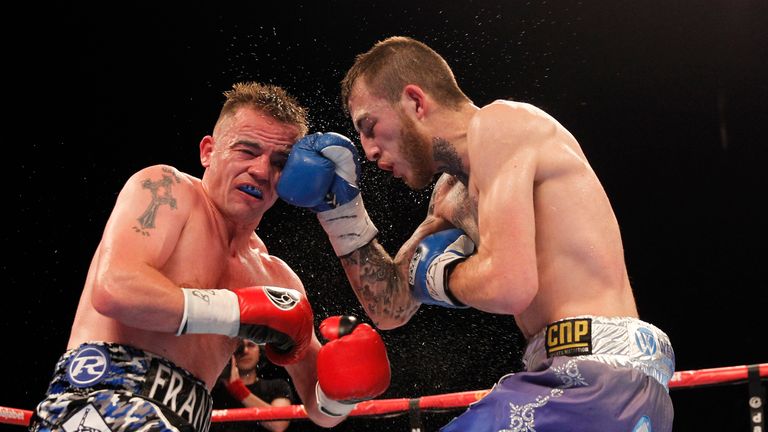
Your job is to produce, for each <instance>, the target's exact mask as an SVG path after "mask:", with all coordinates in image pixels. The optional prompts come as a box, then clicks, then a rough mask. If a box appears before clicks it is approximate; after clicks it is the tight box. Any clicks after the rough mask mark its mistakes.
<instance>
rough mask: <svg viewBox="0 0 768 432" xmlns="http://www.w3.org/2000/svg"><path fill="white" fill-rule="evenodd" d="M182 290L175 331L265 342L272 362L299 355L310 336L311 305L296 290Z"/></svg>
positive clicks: (280, 362) (281, 362)
mask: <svg viewBox="0 0 768 432" xmlns="http://www.w3.org/2000/svg"><path fill="white" fill-rule="evenodd" d="M182 291H183V292H184V315H183V316H182V319H181V325H180V326H179V330H178V332H177V333H176V334H178V335H182V334H187V333H216V334H223V335H227V336H230V337H235V336H239V337H241V338H244V339H250V340H252V341H254V342H256V343H266V347H265V348H266V349H265V354H266V355H267V358H268V359H269V361H271V362H272V363H274V364H276V365H278V366H285V365H287V364H291V363H295V362H296V361H298V360H300V359H301V358H302V357H303V356H304V354H305V351H306V349H307V347H309V344H310V342H311V341H312V333H313V323H312V308H311V307H310V305H309V302H308V301H307V299H306V297H305V296H304V295H302V294H301V293H300V292H299V291H297V290H294V289H289V288H278V287H270V286H256V287H248V288H239V289H235V290H226V289H216V290H213V289H194V288H182Z"/></svg>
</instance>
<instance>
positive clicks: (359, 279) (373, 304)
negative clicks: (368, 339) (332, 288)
mask: <svg viewBox="0 0 768 432" xmlns="http://www.w3.org/2000/svg"><path fill="white" fill-rule="evenodd" d="M341 262H342V265H343V266H344V270H345V271H346V272H347V276H348V277H349V280H350V283H351V284H352V289H353V290H354V291H355V294H356V295H357V298H358V300H360V303H361V304H362V306H363V308H364V309H365V311H366V312H367V313H368V316H369V317H370V318H371V319H372V320H373V321H374V323H375V324H376V325H378V324H379V323H380V322H381V320H382V319H391V320H394V321H407V320H408V319H409V318H410V317H411V315H413V314H414V313H415V312H416V310H417V309H418V304H415V302H413V300H412V299H411V294H410V289H409V287H408V284H407V280H406V278H405V276H404V275H400V274H399V272H398V269H397V266H396V265H395V263H394V261H393V260H392V258H390V257H389V255H388V254H387V253H386V251H385V250H384V248H383V247H381V245H379V243H378V242H376V241H373V242H371V243H369V244H368V245H366V246H364V247H362V248H360V249H358V250H357V251H355V252H353V253H352V254H350V255H347V256H344V257H342V258H341Z"/></svg>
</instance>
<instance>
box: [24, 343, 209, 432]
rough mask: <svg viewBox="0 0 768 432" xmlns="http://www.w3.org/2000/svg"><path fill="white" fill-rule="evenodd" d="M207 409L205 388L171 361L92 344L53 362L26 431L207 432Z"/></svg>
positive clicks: (207, 394) (120, 348)
mask: <svg viewBox="0 0 768 432" xmlns="http://www.w3.org/2000/svg"><path fill="white" fill-rule="evenodd" d="M211 409H212V401H211V396H210V394H209V392H208V390H207V388H206V387H205V384H203V383H202V382H201V381H200V380H198V379H197V378H195V377H194V376H193V375H192V374H190V373H189V372H188V371H186V370H184V369H182V368H180V367H178V366H176V365H174V364H173V363H171V362H170V361H168V360H166V359H164V358H162V357H160V356H157V355H155V354H151V353H148V352H145V351H142V350H139V349H136V348H133V347H130V346H127V345H119V344H113V343H104V342H90V343H85V344H83V345H80V346H79V347H77V348H75V349H72V350H69V351H67V352H66V353H64V355H62V356H61V358H60V359H59V361H58V362H57V363H56V370H55V372H54V376H53V379H52V381H51V384H50V386H49V387H48V393H47V396H46V398H45V399H44V400H43V401H42V402H40V403H39V404H38V405H37V408H36V410H35V414H34V416H33V418H32V424H31V426H30V431H32V432H48V431H57V432H58V431H63V432H74V431H82V430H89V431H104V432H107V431H111V432H135V431H139V430H141V431H147V432H164V431H168V432H171V431H173V432H176V431H184V432H186V431H189V432H207V431H208V427H209V426H210V418H211Z"/></svg>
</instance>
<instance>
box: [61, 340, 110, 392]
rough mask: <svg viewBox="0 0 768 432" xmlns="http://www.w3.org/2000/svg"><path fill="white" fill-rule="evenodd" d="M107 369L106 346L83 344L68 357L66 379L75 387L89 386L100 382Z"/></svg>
mask: <svg viewBox="0 0 768 432" xmlns="http://www.w3.org/2000/svg"><path fill="white" fill-rule="evenodd" d="M107 369H109V356H108V355H107V351H106V348H104V347H101V346H98V345H84V346H82V347H80V349H78V350H77V352H76V353H75V354H74V355H73V356H72V357H71V358H70V359H69V366H68V367H67V380H68V381H69V382H70V383H71V384H72V385H73V386H75V387H79V388H83V387H90V386H92V385H94V384H98V383H99V382H101V380H102V378H104V376H106V372H107Z"/></svg>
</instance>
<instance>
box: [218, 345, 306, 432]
mask: <svg viewBox="0 0 768 432" xmlns="http://www.w3.org/2000/svg"><path fill="white" fill-rule="evenodd" d="M261 350H262V348H261V346H260V345H258V344H256V343H254V342H253V341H251V340H243V341H242V342H241V343H240V345H239V346H238V348H237V350H236V351H235V354H234V355H233V356H232V361H231V363H230V366H229V367H226V368H225V369H224V371H223V372H222V374H221V376H220V377H219V381H218V383H217V385H216V386H214V388H213V391H212V397H213V403H214V407H215V408H217V409H226V408H243V407H257V408H263V407H270V406H273V407H277V406H288V405H291V404H293V403H294V396H293V390H292V389H291V385H290V383H288V381H286V380H285V379H281V378H274V379H267V378H263V377H261V376H259V366H261V365H263V364H264V363H265V362H266V361H267V360H266V358H264V359H262V356H261ZM258 425H260V426H254V424H253V423H252V422H229V423H212V424H211V432H235V431H254V430H269V431H272V432H283V431H284V430H286V429H287V428H288V426H289V425H290V421H288V420H284V421H268V422H259V423H258Z"/></svg>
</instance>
